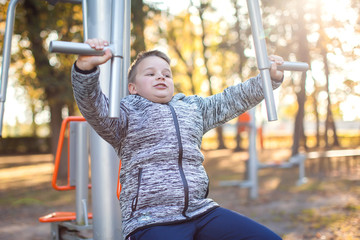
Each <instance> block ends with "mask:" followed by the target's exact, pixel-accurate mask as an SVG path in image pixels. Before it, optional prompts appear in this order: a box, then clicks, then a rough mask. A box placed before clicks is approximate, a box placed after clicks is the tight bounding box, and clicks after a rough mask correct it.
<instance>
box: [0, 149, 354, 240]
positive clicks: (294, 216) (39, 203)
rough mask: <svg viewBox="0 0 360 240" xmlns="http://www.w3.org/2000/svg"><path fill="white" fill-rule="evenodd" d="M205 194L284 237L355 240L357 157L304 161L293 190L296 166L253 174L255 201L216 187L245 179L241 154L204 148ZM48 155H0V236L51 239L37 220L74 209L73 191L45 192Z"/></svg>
mask: <svg viewBox="0 0 360 240" xmlns="http://www.w3.org/2000/svg"><path fill="white" fill-rule="evenodd" d="M204 155H205V157H206V161H205V164H204V165H205V168H206V170H207V172H208V174H209V177H210V180H211V185H210V195H209V197H211V198H213V199H215V200H216V201H217V202H218V203H220V205H222V206H223V207H226V208H229V209H232V210H234V211H237V212H240V213H242V214H244V215H246V216H249V217H250V218H252V219H254V220H256V221H258V222H260V223H262V224H264V225H266V226H268V227H269V228H271V229H272V230H273V231H275V232H276V233H278V234H279V235H281V236H282V237H283V239H284V240H301V239H327V240H328V239H331V240H355V239H360V157H356V158H352V157H348V158H334V159H331V160H329V159H311V160H307V163H306V175H307V179H308V181H307V183H305V184H303V185H301V186H297V185H296V181H297V177H298V170H297V168H291V169H263V170H260V171H259V197H258V198H257V199H256V200H251V199H249V198H248V190H247V189H242V188H238V187H221V186H220V182H222V181H224V180H240V179H242V178H243V176H244V166H245V162H246V159H247V158H248V155H247V152H234V151H233V150H229V149H224V150H210V151H204ZM288 155H289V151H288V150H272V151H265V150H263V151H260V153H259V159H260V160H261V161H266V160H267V159H271V160H272V161H276V162H281V161H284V160H286V158H287V157H288ZM52 171H53V164H52V156H51V155H46V154H45V155H25V156H1V157H0V196H1V198H0V216H1V218H0V239H2V240H10V239H11V240H13V239H28V240H42V239H50V225H49V224H48V223H39V221H38V218H39V217H40V216H44V215H46V214H48V213H51V212H54V211H74V205H75V204H74V193H73V192H57V191H55V190H53V189H52V187H51V177H52Z"/></svg>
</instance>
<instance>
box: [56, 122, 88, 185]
mask: <svg viewBox="0 0 360 240" xmlns="http://www.w3.org/2000/svg"><path fill="white" fill-rule="evenodd" d="M85 121H86V120H85V118H84V117H76V116H70V117H67V118H65V119H64V120H63V122H62V124H61V129H60V135H59V142H58V146H57V150H56V157H55V167H54V173H53V177H52V187H53V188H54V189H56V190H58V191H67V190H74V189H75V186H70V174H69V172H70V151H68V164H67V167H68V176H67V185H65V186H58V185H57V183H56V181H57V175H58V172H59V166H60V159H61V151H62V148H63V145H64V138H65V131H66V128H67V126H68V124H69V123H70V122H85ZM69 131H70V128H69ZM68 149H70V141H68ZM88 187H89V188H91V184H89V186H88Z"/></svg>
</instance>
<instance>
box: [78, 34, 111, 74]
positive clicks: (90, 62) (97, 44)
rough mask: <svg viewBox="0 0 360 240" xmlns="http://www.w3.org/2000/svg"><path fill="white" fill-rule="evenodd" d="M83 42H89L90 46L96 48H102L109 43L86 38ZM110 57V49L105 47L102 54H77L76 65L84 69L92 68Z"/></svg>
mask: <svg viewBox="0 0 360 240" xmlns="http://www.w3.org/2000/svg"><path fill="white" fill-rule="evenodd" d="M85 43H87V44H89V45H90V47H92V48H94V49H96V50H102V49H104V47H106V46H109V43H108V42H107V41H106V40H101V39H96V38H94V39H88V40H87V41H86V42H85ZM111 57H112V53H111V51H110V49H106V51H105V54H104V55H103V56H85V55H79V57H78V59H77V61H76V66H77V67H78V68H79V69H81V70H84V71H87V70H92V69H94V68H95V67H96V66H98V65H101V64H103V63H106V62H107V61H108V60H109V59H110V58H111Z"/></svg>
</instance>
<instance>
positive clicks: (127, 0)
mask: <svg viewBox="0 0 360 240" xmlns="http://www.w3.org/2000/svg"><path fill="white" fill-rule="evenodd" d="M130 25H131V0H125V17H124V40H123V41H124V51H123V53H124V60H123V69H124V70H123V75H122V84H121V92H120V93H121V97H125V96H126V95H128V92H129V91H128V81H127V75H128V69H129V67H130V36H131V31H130Z"/></svg>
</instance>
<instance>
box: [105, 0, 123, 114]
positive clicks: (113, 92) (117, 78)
mask: <svg viewBox="0 0 360 240" xmlns="http://www.w3.org/2000/svg"><path fill="white" fill-rule="evenodd" d="M112 5H113V6H112V26H111V44H112V45H113V58H112V67H111V80H110V102H109V117H111V118H119V117H120V99H121V96H120V93H121V78H122V77H123V75H122V73H123V71H124V70H125V69H123V68H124V64H123V60H124V59H123V55H124V54H123V52H124V44H123V43H124V42H123V40H124V29H125V27H124V19H125V0H113V4H112Z"/></svg>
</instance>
